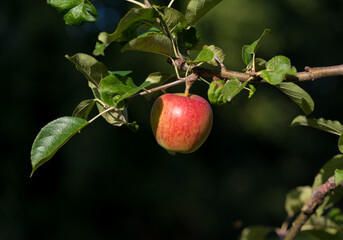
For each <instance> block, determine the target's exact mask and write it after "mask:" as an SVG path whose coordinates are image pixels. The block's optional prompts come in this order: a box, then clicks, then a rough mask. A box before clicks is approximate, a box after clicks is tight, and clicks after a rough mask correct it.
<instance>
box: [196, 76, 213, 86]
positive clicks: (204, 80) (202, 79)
mask: <svg viewBox="0 0 343 240" xmlns="http://www.w3.org/2000/svg"><path fill="white" fill-rule="evenodd" d="M199 79H200V80H201V81H203V82H205V83H207V84H208V85H211V83H209V82H208V81H206V79H204V78H202V77H199Z"/></svg>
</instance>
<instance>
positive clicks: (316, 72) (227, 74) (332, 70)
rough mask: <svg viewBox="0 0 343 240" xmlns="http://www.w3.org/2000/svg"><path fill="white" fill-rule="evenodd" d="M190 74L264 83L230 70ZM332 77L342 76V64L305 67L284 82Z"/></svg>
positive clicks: (197, 68) (207, 70)
mask: <svg viewBox="0 0 343 240" xmlns="http://www.w3.org/2000/svg"><path fill="white" fill-rule="evenodd" d="M182 68H183V69H182V70H185V69H184V68H185V67H182ZM192 72H195V73H197V74H198V75H199V76H201V77H213V76H216V77H218V78H228V79H231V78H237V79H238V80H240V81H242V82H245V81H248V79H251V78H252V80H250V81H251V82H266V81H265V80H263V79H262V78H261V77H260V76H258V75H254V74H250V73H244V72H235V71H231V70H213V69H206V68H201V67H195V68H193V69H192ZM333 76H343V64H341V65H336V66H329V67H314V68H311V67H305V71H303V72H299V73H298V74H297V76H293V75H287V76H286V79H285V80H284V81H285V82H306V81H313V80H315V79H318V78H324V77H333Z"/></svg>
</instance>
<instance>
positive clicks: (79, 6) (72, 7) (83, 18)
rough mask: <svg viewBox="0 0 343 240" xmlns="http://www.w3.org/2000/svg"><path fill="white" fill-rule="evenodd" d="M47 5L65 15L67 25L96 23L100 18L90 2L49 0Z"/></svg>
mask: <svg viewBox="0 0 343 240" xmlns="http://www.w3.org/2000/svg"><path fill="white" fill-rule="evenodd" d="M47 3H48V4H49V5H50V6H52V7H54V8H56V9H57V10H58V11H59V12H60V13H62V14H64V21H65V23H66V24H67V25H76V26H77V25H81V24H83V23H84V22H95V21H96V20H97V17H98V13H97V11H96V9H95V7H94V6H93V4H91V3H90V1H88V0H48V1H47Z"/></svg>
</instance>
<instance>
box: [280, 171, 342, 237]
mask: <svg viewBox="0 0 343 240" xmlns="http://www.w3.org/2000/svg"><path fill="white" fill-rule="evenodd" d="M339 186H343V182H341V183H339V184H336V182H335V177H334V176H331V177H330V178H329V179H328V180H327V181H326V182H325V183H324V184H323V185H321V186H320V187H318V188H316V189H315V190H314V191H313V193H312V195H311V197H310V198H309V199H307V201H306V202H305V204H304V205H303V207H302V209H301V212H300V214H299V215H298V217H297V218H296V219H295V220H294V222H293V224H292V226H291V228H290V229H289V230H288V231H287V233H286V236H285V237H284V239H283V240H294V239H295V237H296V236H297V234H298V233H299V232H300V230H301V228H302V226H303V225H304V224H305V223H306V221H307V220H308V219H309V218H310V217H311V215H312V214H314V213H315V211H316V209H317V208H318V207H319V206H320V205H321V204H323V202H324V199H325V197H326V196H327V195H328V194H330V193H331V192H332V191H333V190H335V189H336V188H338V187H339Z"/></svg>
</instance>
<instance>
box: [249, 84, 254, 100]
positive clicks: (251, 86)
mask: <svg viewBox="0 0 343 240" xmlns="http://www.w3.org/2000/svg"><path fill="white" fill-rule="evenodd" d="M255 92H256V88H255V86H254V85H252V84H249V97H248V98H249V99H250V98H252V96H253V95H254V94H255Z"/></svg>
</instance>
